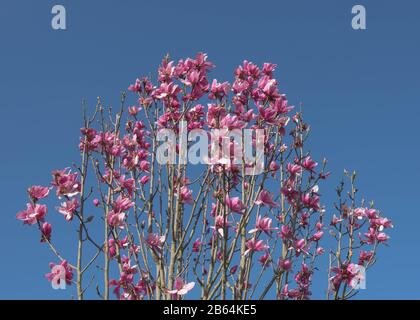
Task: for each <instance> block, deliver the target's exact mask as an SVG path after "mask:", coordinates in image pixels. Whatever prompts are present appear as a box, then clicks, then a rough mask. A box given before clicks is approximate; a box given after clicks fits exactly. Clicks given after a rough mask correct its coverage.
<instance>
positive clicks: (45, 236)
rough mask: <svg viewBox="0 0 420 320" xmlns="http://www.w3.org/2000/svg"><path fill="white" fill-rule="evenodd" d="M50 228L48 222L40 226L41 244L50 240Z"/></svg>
mask: <svg viewBox="0 0 420 320" xmlns="http://www.w3.org/2000/svg"><path fill="white" fill-rule="evenodd" d="M51 232H52V226H51V225H50V224H49V223H48V222H44V223H43V224H42V226H41V242H46V241H50V240H51Z"/></svg>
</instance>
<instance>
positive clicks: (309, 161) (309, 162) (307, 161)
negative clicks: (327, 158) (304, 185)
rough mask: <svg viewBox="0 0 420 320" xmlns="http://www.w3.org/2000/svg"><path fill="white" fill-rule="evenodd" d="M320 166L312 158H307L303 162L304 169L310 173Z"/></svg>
mask: <svg viewBox="0 0 420 320" xmlns="http://www.w3.org/2000/svg"><path fill="white" fill-rule="evenodd" d="M317 165H318V163H317V162H315V161H313V160H312V159H311V157H309V156H308V157H306V158H305V159H304V160H303V162H302V167H304V168H305V169H306V170H308V171H313V170H314V168H315V167H316V166H317Z"/></svg>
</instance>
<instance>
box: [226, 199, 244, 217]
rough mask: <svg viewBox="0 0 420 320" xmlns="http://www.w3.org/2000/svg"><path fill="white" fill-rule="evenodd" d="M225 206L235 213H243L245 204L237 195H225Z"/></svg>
mask: <svg viewBox="0 0 420 320" xmlns="http://www.w3.org/2000/svg"><path fill="white" fill-rule="evenodd" d="M225 201H226V205H227V207H228V208H229V209H230V210H231V211H233V212H236V213H244V211H245V209H246V206H245V205H244V204H243V202H242V201H241V200H240V199H239V197H233V198H230V197H229V195H226V198H225Z"/></svg>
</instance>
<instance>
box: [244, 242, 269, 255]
mask: <svg viewBox="0 0 420 320" xmlns="http://www.w3.org/2000/svg"><path fill="white" fill-rule="evenodd" d="M246 247H247V250H246V251H245V253H244V254H245V255H247V254H248V253H250V252H254V251H264V250H267V249H268V248H270V247H269V246H268V245H265V244H264V241H263V240H257V239H255V238H251V239H250V240H248V241H247V242H246Z"/></svg>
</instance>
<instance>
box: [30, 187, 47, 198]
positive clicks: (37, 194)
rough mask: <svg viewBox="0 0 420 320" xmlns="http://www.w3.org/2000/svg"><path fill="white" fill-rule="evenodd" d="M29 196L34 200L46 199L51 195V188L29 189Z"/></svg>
mask: <svg viewBox="0 0 420 320" xmlns="http://www.w3.org/2000/svg"><path fill="white" fill-rule="evenodd" d="M28 193H29V196H30V197H31V198H32V199H33V200H34V201H38V200H40V199H43V198H46V197H47V196H48V194H49V193H50V188H48V187H41V186H32V187H30V188H29V189H28Z"/></svg>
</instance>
